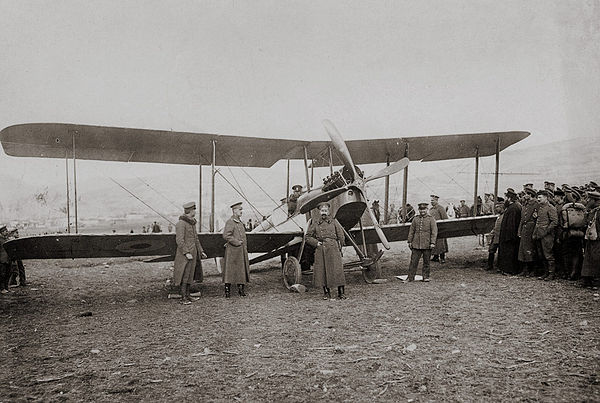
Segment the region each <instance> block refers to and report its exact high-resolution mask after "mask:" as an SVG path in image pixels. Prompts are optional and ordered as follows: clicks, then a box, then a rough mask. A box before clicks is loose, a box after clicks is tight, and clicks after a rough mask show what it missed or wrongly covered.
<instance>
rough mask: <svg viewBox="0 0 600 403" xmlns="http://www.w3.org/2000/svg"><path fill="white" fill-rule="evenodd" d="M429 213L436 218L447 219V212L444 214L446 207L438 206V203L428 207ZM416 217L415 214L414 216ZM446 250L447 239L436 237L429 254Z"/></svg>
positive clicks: (437, 219)
mask: <svg viewBox="0 0 600 403" xmlns="http://www.w3.org/2000/svg"><path fill="white" fill-rule="evenodd" d="M429 214H431V216H432V217H433V218H434V219H435V220H436V221H439V220H447V219H448V214H446V209H445V208H443V207H442V206H440V205H439V204H438V205H437V206H435V207H434V206H432V207H431V208H430V209H429ZM415 218H416V216H415ZM446 252H448V240H446V238H439V237H438V238H437V240H436V241H435V248H433V249H432V250H431V254H432V255H439V254H440V253H446Z"/></svg>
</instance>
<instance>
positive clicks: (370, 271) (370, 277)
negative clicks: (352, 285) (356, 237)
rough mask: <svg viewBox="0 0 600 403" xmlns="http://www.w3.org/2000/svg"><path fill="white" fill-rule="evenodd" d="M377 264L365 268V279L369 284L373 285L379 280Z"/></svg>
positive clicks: (363, 273) (363, 272)
mask: <svg viewBox="0 0 600 403" xmlns="http://www.w3.org/2000/svg"><path fill="white" fill-rule="evenodd" d="M377 264H378V263H373V264H372V265H371V266H368V267H365V269H364V270H363V271H362V275H363V279H364V280H365V282H366V283H367V284H373V282H374V281H375V279H377V278H378V276H377V272H378V271H379V270H378V267H377Z"/></svg>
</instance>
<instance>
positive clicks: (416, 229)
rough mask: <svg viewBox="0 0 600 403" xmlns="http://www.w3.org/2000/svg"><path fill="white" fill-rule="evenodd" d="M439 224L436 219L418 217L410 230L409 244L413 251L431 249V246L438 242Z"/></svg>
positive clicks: (428, 216)
mask: <svg viewBox="0 0 600 403" xmlns="http://www.w3.org/2000/svg"><path fill="white" fill-rule="evenodd" d="M437 232H438V229H437V224H436V222H435V219H434V218H433V217H432V216H430V215H429V214H427V215H426V216H425V217H421V215H420V214H419V215H417V216H416V217H415V218H414V219H413V221H412V223H411V224H410V229H409V230H408V239H407V240H408V243H410V244H411V248H412V249H431V244H435V241H436V240H437Z"/></svg>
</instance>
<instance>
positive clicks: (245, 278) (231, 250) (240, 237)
mask: <svg viewBox="0 0 600 403" xmlns="http://www.w3.org/2000/svg"><path fill="white" fill-rule="evenodd" d="M231 211H232V216H231V218H229V219H228V220H227V222H226V223H225V228H224V229H223V239H225V241H227V243H226V244H225V257H224V259H223V282H224V283H225V298H229V297H230V296H231V284H237V287H238V294H239V295H240V296H241V297H245V296H246V291H245V285H246V284H247V283H249V282H250V263H249V261H248V245H247V243H246V228H245V227H244V223H243V222H242V220H241V217H242V214H243V207H242V203H241V202H239V203H235V204H232V205H231Z"/></svg>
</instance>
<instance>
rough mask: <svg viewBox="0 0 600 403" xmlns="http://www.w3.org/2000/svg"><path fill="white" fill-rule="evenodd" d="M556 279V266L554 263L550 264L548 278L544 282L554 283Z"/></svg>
mask: <svg viewBox="0 0 600 403" xmlns="http://www.w3.org/2000/svg"><path fill="white" fill-rule="evenodd" d="M555 279H556V266H555V265H554V262H553V261H549V262H548V276H546V278H545V279H544V280H546V281H552V280H555Z"/></svg>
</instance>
